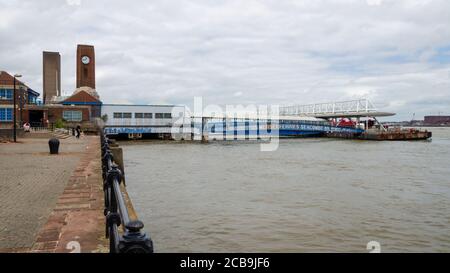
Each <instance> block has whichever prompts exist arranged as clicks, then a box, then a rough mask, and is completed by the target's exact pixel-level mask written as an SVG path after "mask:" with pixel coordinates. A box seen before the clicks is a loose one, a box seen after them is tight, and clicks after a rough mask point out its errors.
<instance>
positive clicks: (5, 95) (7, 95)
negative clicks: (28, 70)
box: [0, 88, 13, 100]
mask: <svg viewBox="0 0 450 273" xmlns="http://www.w3.org/2000/svg"><path fill="white" fill-rule="evenodd" d="M12 94H13V90H12V89H5V88H0V100H11V99H12V98H13V95H12Z"/></svg>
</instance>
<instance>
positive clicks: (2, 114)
mask: <svg viewBox="0 0 450 273" xmlns="http://www.w3.org/2000/svg"><path fill="white" fill-rule="evenodd" d="M12 113H13V109H12V108H0V121H12V119H13V117H12Z"/></svg>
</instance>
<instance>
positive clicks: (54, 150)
mask: <svg viewBox="0 0 450 273" xmlns="http://www.w3.org/2000/svg"><path fill="white" fill-rule="evenodd" d="M48 146H49V148H50V154H51V155H57V154H58V151H59V140H58V139H57V138H52V139H50V140H49V141H48Z"/></svg>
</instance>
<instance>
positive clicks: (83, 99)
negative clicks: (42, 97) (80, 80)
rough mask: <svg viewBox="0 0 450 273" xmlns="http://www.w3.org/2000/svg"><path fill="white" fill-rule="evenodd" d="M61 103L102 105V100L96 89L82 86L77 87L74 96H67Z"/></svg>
mask: <svg viewBox="0 0 450 273" xmlns="http://www.w3.org/2000/svg"><path fill="white" fill-rule="evenodd" d="M60 103H61V104H65V105H69V104H73V105H101V104H102V102H101V101H100V98H99V96H98V94H97V92H95V90H94V89H92V88H90V87H81V88H77V90H75V92H73V94H72V96H70V97H68V98H66V99H65V100H63V101H61V102H60Z"/></svg>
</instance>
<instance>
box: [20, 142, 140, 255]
mask: <svg viewBox="0 0 450 273" xmlns="http://www.w3.org/2000/svg"><path fill="white" fill-rule="evenodd" d="M88 138H89V142H88V146H87V147H86V150H85V155H84V156H83V157H82V158H81V159H80V161H79V162H78V164H77V166H76V168H75V170H74V171H73V173H72V175H71V177H70V178H69V181H68V183H67V185H66V187H65V189H64V192H63V193H62V194H61V195H60V196H59V198H58V201H57V203H56V206H55V207H54V209H53V211H52V212H51V213H50V215H49V217H48V219H47V222H46V224H44V226H43V227H42V228H41V229H40V230H39V232H38V234H37V236H36V240H35V242H34V244H33V246H32V247H31V249H30V250H29V252H32V253H77V252H82V253H108V252H109V240H108V239H107V238H106V237H105V227H106V225H105V222H106V220H105V216H104V192H103V179H102V169H101V150H100V139H99V136H89V137H88ZM121 190H122V193H123V195H124V199H125V201H126V204H127V208H128V210H129V214H130V217H131V218H133V219H137V214H136V211H135V209H134V207H133V204H132V202H131V198H130V196H129V195H128V192H127V190H126V186H124V184H123V183H122V184H121ZM17 252H21V250H17Z"/></svg>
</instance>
